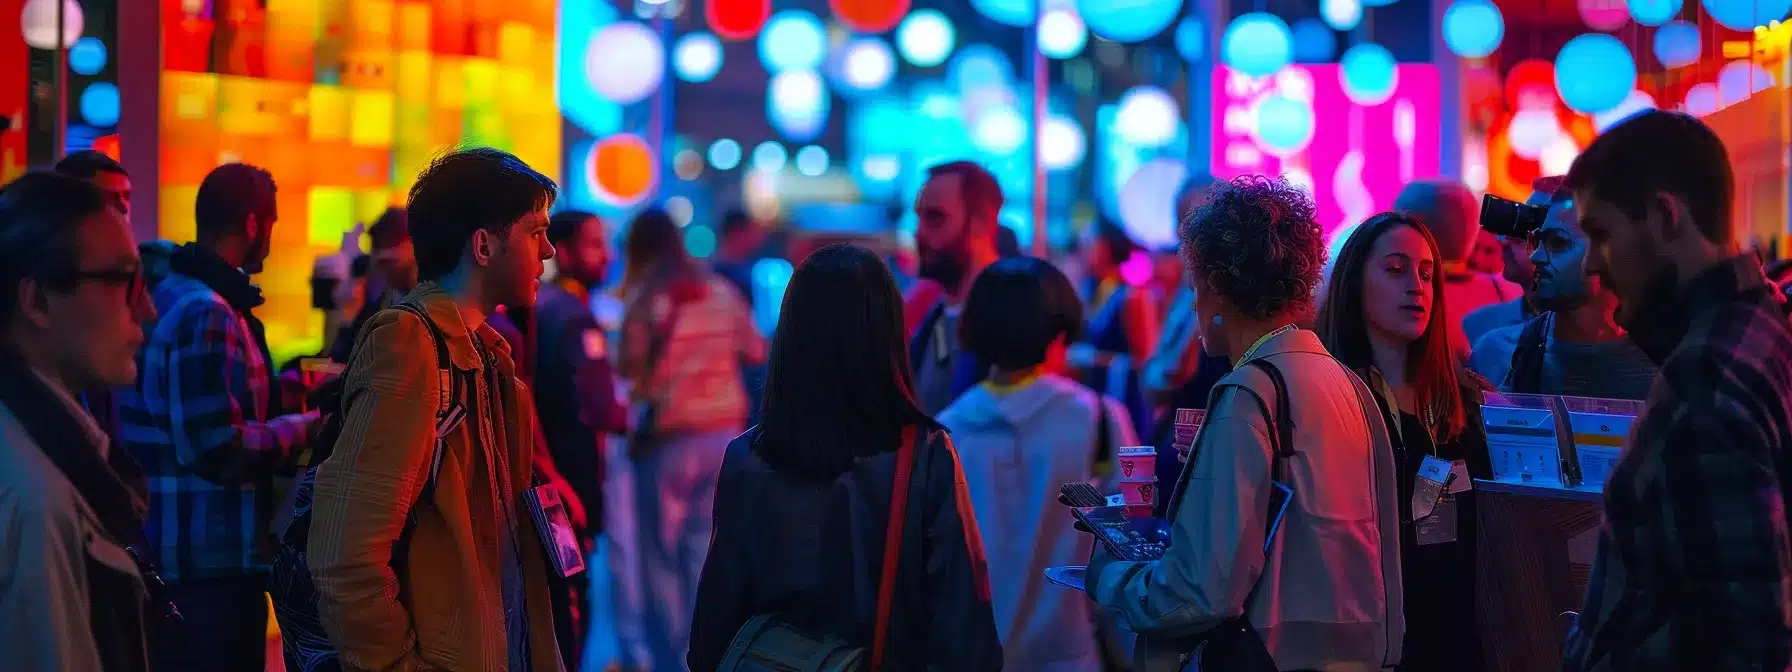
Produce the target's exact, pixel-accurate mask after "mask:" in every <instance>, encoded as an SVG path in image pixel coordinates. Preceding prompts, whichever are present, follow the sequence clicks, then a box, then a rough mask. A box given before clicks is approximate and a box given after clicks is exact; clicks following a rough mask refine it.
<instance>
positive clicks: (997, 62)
mask: <svg viewBox="0 0 1792 672" xmlns="http://www.w3.org/2000/svg"><path fill="white" fill-rule="evenodd" d="M947 69H948V71H949V76H950V77H951V79H952V83H953V84H955V85H957V86H958V90H959V91H974V90H976V89H983V88H989V87H993V86H1002V85H1006V84H1007V83H1008V80H1010V79H1012V78H1013V77H1014V66H1013V65H1012V64H1011V63H1009V62H1008V56H1007V55H1006V54H1003V53H1002V51H1001V50H1000V49H997V48H995V47H992V46H989V45H987V44H970V45H965V47H964V48H963V49H959V50H958V54H957V55H955V56H953V57H952V63H951V65H949V66H947Z"/></svg>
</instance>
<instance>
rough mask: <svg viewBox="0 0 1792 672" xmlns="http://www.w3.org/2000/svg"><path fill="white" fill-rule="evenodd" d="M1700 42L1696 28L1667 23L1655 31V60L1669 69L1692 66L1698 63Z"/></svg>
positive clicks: (1685, 23)
mask: <svg viewBox="0 0 1792 672" xmlns="http://www.w3.org/2000/svg"><path fill="white" fill-rule="evenodd" d="M1701 42H1702V40H1701V39H1700V38H1699V27H1698V26H1695V25H1693V24H1690V23H1687V22H1685V21H1669V22H1667V23H1664V24H1662V26H1661V27H1660V28H1657V29H1656V30H1655V60H1657V61H1660V62H1661V64H1662V65H1663V66H1666V67H1669V68H1682V67H1686V66H1688V65H1692V64H1693V63H1697V62H1698V61H1699V51H1700V49H1702V48H1703V46H1704V45H1703V44H1702V43H1701Z"/></svg>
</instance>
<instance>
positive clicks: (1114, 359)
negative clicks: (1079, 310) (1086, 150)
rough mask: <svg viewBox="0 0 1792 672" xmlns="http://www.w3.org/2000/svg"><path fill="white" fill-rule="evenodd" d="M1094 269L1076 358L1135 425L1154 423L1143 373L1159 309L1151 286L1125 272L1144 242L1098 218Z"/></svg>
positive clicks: (1086, 376) (1090, 242)
mask: <svg viewBox="0 0 1792 672" xmlns="http://www.w3.org/2000/svg"><path fill="white" fill-rule="evenodd" d="M1084 245H1085V246H1084V248H1083V249H1084V252H1085V253H1084V255H1083V258H1084V262H1085V263H1086V264H1087V268H1088V269H1089V281H1090V282H1091V283H1093V286H1091V287H1090V288H1089V326H1088V328H1087V329H1086V330H1085V331H1084V333H1083V340H1082V341H1081V342H1080V343H1079V344H1078V346H1079V347H1077V348H1075V349H1074V350H1073V351H1072V352H1071V354H1070V357H1071V365H1072V366H1075V367H1077V368H1078V369H1079V370H1080V372H1081V374H1082V379H1083V383H1084V384H1086V385H1089V386H1090V387H1093V388H1095V389H1097V390H1101V391H1102V392H1104V393H1106V394H1107V395H1109V396H1112V397H1115V398H1117V399H1120V400H1121V401H1122V403H1125V404H1126V408H1127V415H1128V417H1129V418H1130V419H1131V420H1132V423H1133V426H1135V427H1144V426H1148V425H1150V424H1151V415H1152V406H1151V404H1148V403H1146V401H1145V398H1144V395H1143V394H1142V393H1141V392H1140V389H1139V370H1140V369H1141V368H1143V366H1144V364H1145V362H1146V360H1148V359H1149V358H1150V357H1151V351H1152V348H1153V347H1154V346H1155V345H1156V344H1157V331H1158V321H1157V307H1156V301H1155V300H1154V299H1153V298H1152V296H1151V290H1150V288H1149V287H1141V286H1136V285H1134V284H1133V283H1132V282H1131V281H1130V280H1129V279H1128V278H1126V277H1125V275H1124V273H1123V269H1124V268H1125V267H1126V265H1127V264H1129V263H1131V262H1132V261H1133V257H1134V255H1135V254H1138V253H1140V252H1141V249H1142V248H1140V247H1139V244H1138V243H1137V242H1134V241H1133V239H1132V236H1131V235H1129V234H1128V233H1127V232H1126V230H1125V229H1123V228H1121V227H1120V224H1119V223H1118V222H1115V221H1114V220H1111V219H1107V218H1105V217H1103V218H1099V219H1097V220H1095V224H1094V225H1092V226H1091V227H1090V230H1089V232H1088V238H1087V239H1086V240H1085V243H1084Z"/></svg>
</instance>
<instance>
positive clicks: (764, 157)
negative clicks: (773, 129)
mask: <svg viewBox="0 0 1792 672" xmlns="http://www.w3.org/2000/svg"><path fill="white" fill-rule="evenodd" d="M789 158H790V156H789V154H787V153H786V152H785V151H784V146H783V145H780V144H778V143H776V142H772V141H770V140H767V141H765V142H761V143H759V146H758V147H754V148H753V170H757V171H760V172H766V173H775V172H778V171H780V170H783V169H784V162H785V160H787V159H789Z"/></svg>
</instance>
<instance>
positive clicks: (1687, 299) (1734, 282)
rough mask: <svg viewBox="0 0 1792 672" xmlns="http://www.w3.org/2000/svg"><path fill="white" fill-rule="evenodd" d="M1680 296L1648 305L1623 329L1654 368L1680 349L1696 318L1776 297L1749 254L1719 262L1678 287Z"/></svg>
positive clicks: (1767, 300)
mask: <svg viewBox="0 0 1792 672" xmlns="http://www.w3.org/2000/svg"><path fill="white" fill-rule="evenodd" d="M1678 294H1679V296H1678V297H1676V298H1675V299H1670V300H1666V301H1658V302H1649V303H1647V304H1645V305H1646V306H1647V307H1646V308H1644V309H1643V310H1641V311H1639V313H1638V315H1637V316H1636V318H1635V319H1634V324H1627V325H1623V326H1624V327H1625V329H1626V330H1628V331H1629V332H1630V340H1631V342H1633V343H1635V344H1636V345H1637V347H1638V348H1640V349H1642V351H1643V353H1644V354H1646V355H1648V356H1649V358H1650V359H1652V360H1655V363H1656V364H1660V363H1662V362H1663V361H1666V360H1667V358H1668V355H1669V354H1672V353H1673V352H1674V350H1675V349H1677V348H1679V347H1680V342H1681V341H1682V340H1684V339H1685V338H1686V332H1687V331H1688V330H1689V329H1691V328H1692V324H1693V322H1695V321H1697V320H1698V319H1699V318H1701V317H1703V316H1705V315H1707V314H1709V313H1711V312H1713V311H1718V310H1723V309H1725V308H1727V307H1730V306H1733V305H1735V304H1738V303H1747V304H1753V303H1758V302H1775V303H1777V302H1778V301H1779V297H1778V295H1777V293H1776V292H1775V290H1774V287H1773V285H1772V284H1771V283H1769V282H1768V281H1767V276H1766V275H1765V274H1763V273H1762V272H1761V264H1760V262H1758V261H1757V260H1756V259H1755V256H1754V255H1752V254H1744V255H1740V256H1737V257H1733V258H1731V259H1728V260H1725V261H1723V262H1719V263H1718V264H1716V265H1713V266H1712V267H1711V268H1707V269H1705V270H1704V271H1701V272H1699V274H1698V275H1695V276H1693V278H1692V279H1691V280H1688V281H1687V282H1686V283H1685V284H1682V285H1680V288H1679V292H1678Z"/></svg>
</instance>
